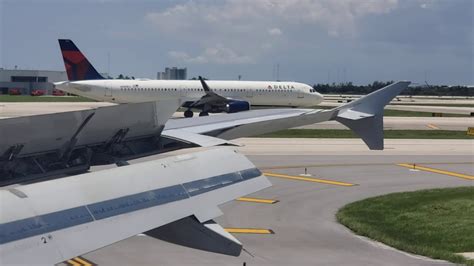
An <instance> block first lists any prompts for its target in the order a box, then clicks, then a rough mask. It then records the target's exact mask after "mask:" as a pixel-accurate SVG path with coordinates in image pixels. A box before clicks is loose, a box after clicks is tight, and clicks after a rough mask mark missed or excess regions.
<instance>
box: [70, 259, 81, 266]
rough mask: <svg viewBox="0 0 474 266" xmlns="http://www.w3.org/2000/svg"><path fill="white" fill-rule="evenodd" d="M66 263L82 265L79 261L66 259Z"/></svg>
mask: <svg viewBox="0 0 474 266" xmlns="http://www.w3.org/2000/svg"><path fill="white" fill-rule="evenodd" d="M66 262H67V264H68V265H71V266H82V264H80V263H79V262H76V261H74V260H67V261H66Z"/></svg>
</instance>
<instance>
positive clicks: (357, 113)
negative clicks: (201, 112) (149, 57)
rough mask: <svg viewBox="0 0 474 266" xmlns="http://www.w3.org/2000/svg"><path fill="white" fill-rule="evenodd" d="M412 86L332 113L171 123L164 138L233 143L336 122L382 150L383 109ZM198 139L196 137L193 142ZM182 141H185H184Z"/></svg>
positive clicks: (275, 112) (279, 112)
mask: <svg viewBox="0 0 474 266" xmlns="http://www.w3.org/2000/svg"><path fill="white" fill-rule="evenodd" d="M409 84H410V82H408V81H399V82H396V83H393V84H391V85H388V86H386V87H384V88H381V89H379V90H377V91H375V92H373V93H371V94H368V95H366V96H364V97H362V98H360V99H358V100H356V101H354V102H351V103H349V104H346V105H343V106H340V107H337V108H334V109H330V110H312V109H266V110H254V111H249V112H241V113H235V114H228V115H222V116H211V117H197V118H192V119H175V120H169V121H168V122H167V123H166V126H165V129H164V131H163V133H162V134H163V135H165V136H170V137H176V138H179V136H178V135H184V134H183V132H187V134H191V133H194V134H202V135H207V136H213V137H216V138H220V139H227V140H230V139H235V138H240V137H247V136H255V135H259V134H264V133H269V132H274V131H278V130H283V129H287V128H292V127H298V126H304V125H308V124H314V123H319V122H324V121H328V120H336V121H338V122H340V123H342V124H344V125H345V126H347V127H349V128H350V129H351V130H353V131H354V132H355V133H356V134H357V135H358V136H359V137H360V138H362V140H363V141H364V142H365V143H366V144H367V146H368V147H369V148H370V149H372V150H382V149H383V108H384V106H385V105H387V104H388V103H389V102H390V101H391V100H392V99H393V98H394V97H395V96H397V95H398V94H399V93H400V92H401V91H402V90H404V89H405V88H406V87H408V85H409ZM196 138H197V137H196V136H194V139H196ZM183 140H184V141H186V139H185V138H183Z"/></svg>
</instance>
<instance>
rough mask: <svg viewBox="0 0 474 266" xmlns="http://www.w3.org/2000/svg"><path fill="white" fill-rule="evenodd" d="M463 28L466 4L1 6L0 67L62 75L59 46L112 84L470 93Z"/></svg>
mask: <svg viewBox="0 0 474 266" xmlns="http://www.w3.org/2000/svg"><path fill="white" fill-rule="evenodd" d="M473 17H474V1H472V0H314V1H310V0H281V1H273V0H219V1H210V0H209V1H167V0H162V1H143V0H137V1H131V0H130V1H125V0H123V1H121V0H82V1H79V0H61V1H60V0H58V1H51V0H43V1H41V0H30V1H27V0H3V1H2V0H0V66H1V67H4V68H13V67H14V66H15V65H17V66H18V67H19V68H22V69H50V70H62V69H63V68H64V66H63V62H62V59H61V56H60V52H59V48H58V44H57V39H58V38H70V39H72V40H74V42H75V43H76V45H77V46H78V47H79V48H80V49H81V50H82V51H83V52H84V53H85V54H86V56H87V57H88V58H89V60H90V61H91V62H92V63H93V64H94V65H95V67H96V68H97V69H98V70H99V71H100V72H107V71H110V73H111V74H112V76H117V75H118V74H120V73H123V74H127V75H132V76H135V77H148V78H155V77H156V72H157V71H162V70H163V68H164V67H166V66H179V67H187V68H188V76H189V77H193V76H197V75H203V76H206V77H209V78H211V79H236V78H237V76H238V75H242V78H243V79H246V80H272V79H275V78H276V77H275V70H274V69H275V65H276V64H278V65H279V70H280V71H279V78H280V79H281V80H294V81H300V82H305V83H309V84H313V83H326V82H328V81H329V82H341V81H353V82H354V83H356V84H366V83H369V82H372V81H374V80H401V79H407V80H411V81H414V82H419V83H424V81H425V76H426V77H427V80H428V82H429V83H431V84H474V81H473V77H474V69H473V61H474V55H473V54H474V21H473ZM108 55H110V64H108V59H107V58H108Z"/></svg>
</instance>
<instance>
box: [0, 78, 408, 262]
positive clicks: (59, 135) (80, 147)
mask: <svg viewBox="0 0 474 266" xmlns="http://www.w3.org/2000/svg"><path fill="white" fill-rule="evenodd" d="M408 84H409V82H407V81H400V82H396V83H394V84H391V85H389V86H386V87H384V88H382V89H380V90H377V91H375V92H373V93H371V94H369V95H367V96H365V97H362V98H360V99H358V100H356V101H353V102H351V103H348V104H346V105H343V106H340V107H337V108H334V109H331V110H309V109H274V110H269V109H268V110H255V111H248V112H242V113H236V114H230V115H221V116H210V117H198V118H192V119H176V120H168V122H166V123H165V121H166V119H167V117H169V115H168V114H170V113H171V112H172V111H173V110H175V109H173V108H175V107H176V105H177V103H175V102H170V103H169V104H165V103H161V104H155V103H143V104H130V105H128V104H127V105H119V106H112V107H102V108H97V109H95V110H84V111H75V112H69V113H57V114H51V115H43V116H30V117H21V118H10V119H2V120H0V129H2V130H0V182H6V183H8V184H12V183H13V182H15V181H16V182H21V181H22V180H23V181H24V180H25V179H24V178H33V177H34V178H39V177H41V178H44V177H47V176H51V175H57V174H66V175H67V174H72V173H76V172H84V171H87V170H88V169H89V167H90V165H97V164H103V163H104V162H105V163H108V164H110V163H113V162H115V163H117V164H118V165H124V166H121V167H119V168H115V169H109V170H103V171H98V172H93V173H86V174H81V175H74V176H69V177H64V178H60V179H54V180H49V181H43V182H38V183H33V184H29V185H19V186H6V187H2V188H0V209H1V212H0V257H1V263H2V264H3V263H5V264H14V263H17V264H26V265H32V264H53V263H57V262H61V261H64V260H67V259H69V258H71V257H74V256H77V255H80V254H84V253H87V252H89V251H92V250H95V249H98V248H101V247H104V246H107V245H110V244H112V243H115V242H117V241H120V240H122V239H126V238H129V237H131V236H133V235H136V234H138V233H142V232H145V233H146V234H147V235H150V236H152V237H155V238H158V239H162V240H165V241H169V242H173V243H176V244H180V245H185V246H189V247H193V248H198V249H204V250H208V251H212V252H219V253H223V254H229V255H238V254H239V253H240V250H241V248H242V245H241V244H240V243H239V242H238V241H237V240H236V239H235V238H233V237H232V236H231V235H229V234H227V233H226V232H225V231H224V230H223V229H222V228H221V227H220V226H219V225H217V224H215V223H214V222H213V220H212V219H213V218H215V217H217V216H219V215H221V211H220V210H219V208H218V206H219V205H220V204H222V203H224V202H227V201H230V200H233V199H235V198H238V197H241V196H244V195H246V194H250V193H253V192H256V191H258V190H261V189H263V188H266V187H268V186H269V185H270V184H269V182H268V180H267V179H266V178H265V177H264V176H262V175H261V173H260V171H258V170H257V169H256V168H255V166H254V165H253V164H252V163H251V162H250V161H249V160H248V159H247V158H246V157H245V156H243V155H241V154H239V153H238V152H237V151H235V150H234V149H233V148H232V147H214V146H222V145H226V146H228V145H235V144H233V143H232V142H229V141H228V140H231V139H234V138H239V137H245V136H252V135H257V134H262V133H267V132H272V131H277V130H281V129H286V128H291V127H296V126H302V125H307V124H313V123H317V122H323V121H328V120H336V121H338V122H340V123H342V124H344V125H346V126H348V127H349V128H350V129H352V130H353V131H354V132H355V133H356V134H357V135H359V137H361V138H362V140H363V141H364V142H365V143H366V144H367V146H368V147H369V148H370V149H383V108H384V106H385V105H386V104H388V103H389V102H390V101H391V100H392V99H393V98H394V97H395V96H396V95H398V94H399V93H400V92H401V91H402V90H403V89H405V88H406V87H407V86H408ZM118 115H120V118H121V119H116V117H117V116H118ZM137 118H139V120H137ZM164 123H165V124H164ZM163 124H164V126H163ZM163 127H164V128H163ZM9 132H10V133H9ZM21 132H35V134H34V135H31V134H20V133H21ZM175 140H182V142H185V143H187V144H185V145H184V146H180V144H178V143H176V142H174V141H175ZM188 144H189V145H188ZM196 146H201V147H206V150H204V151H198V152H191V153H187V154H182V155H177V156H173V157H167V158H164V159H159V160H155V161H150V162H146V163H139V164H134V165H126V163H125V161H126V160H127V158H137V157H142V156H146V155H149V154H155V153H160V152H161V153H163V152H166V151H168V150H173V149H182V148H190V147H196ZM198 149H203V148H198ZM188 151H189V150H188ZM215 161H219V162H220V163H219V164H212V167H211V166H210V164H209V162H215ZM205 166H209V167H205ZM26 180H31V179H26Z"/></svg>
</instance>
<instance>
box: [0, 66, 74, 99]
mask: <svg viewBox="0 0 474 266" xmlns="http://www.w3.org/2000/svg"><path fill="white" fill-rule="evenodd" d="M64 80H68V79H67V74H66V71H54V70H23V69H3V68H0V94H8V93H9V91H10V90H12V89H15V90H18V91H20V92H21V94H23V95H29V94H30V93H31V92H32V91H33V90H44V91H45V93H46V94H51V93H52V91H53V87H54V85H53V82H58V81H64Z"/></svg>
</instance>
